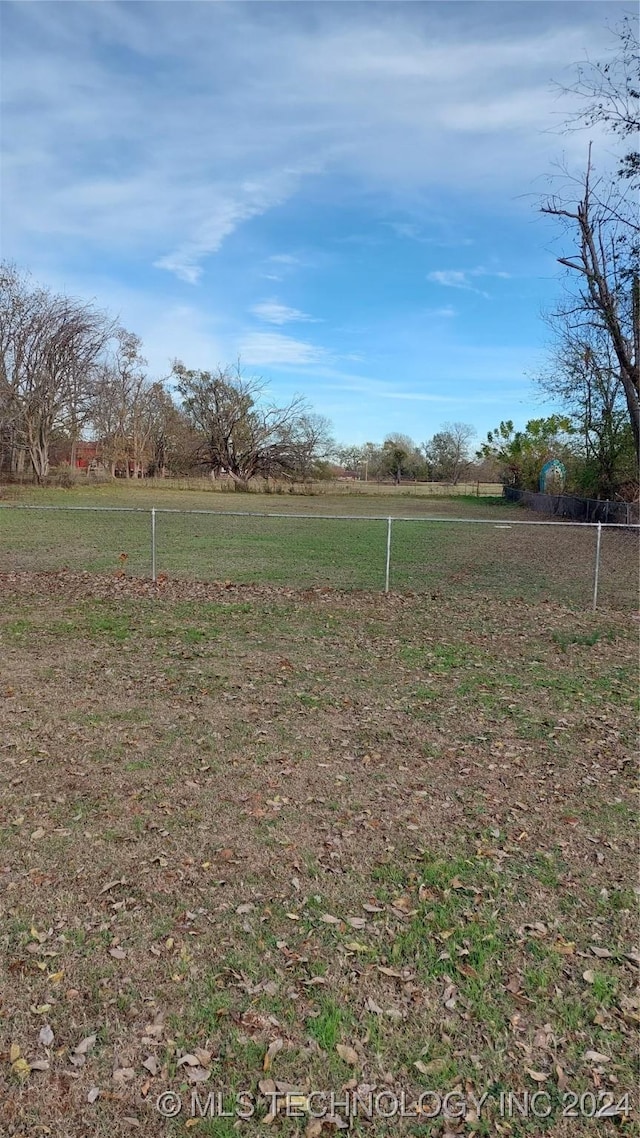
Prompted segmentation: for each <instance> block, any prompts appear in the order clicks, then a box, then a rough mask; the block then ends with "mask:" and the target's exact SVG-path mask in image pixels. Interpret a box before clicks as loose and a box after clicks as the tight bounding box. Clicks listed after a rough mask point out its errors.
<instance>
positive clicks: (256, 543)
mask: <svg viewBox="0 0 640 1138" xmlns="http://www.w3.org/2000/svg"><path fill="white" fill-rule="evenodd" d="M639 530H640V527H639V526H637V525H635V526H621V525H603V524H601V523H598V524H592V525H585V524H581V523H565V522H550V521H521V520H517V521H511V520H498V519H475V518H473V519H472V518H448V517H441V518H437V517H436V518H433V517H424V518H423V517H413V518H408V517H404V518H403V517H394V518H383V517H363V516H349V515H333V516H329V515H320V514H302V513H300V514H291V513H286V514H282V513H258V512H254V513H250V512H231V511H224V512H218V511H209V510H169V509H154V510H148V509H133V508H128V509H123V508H115V507H114V508H110V507H90V506H87V507H83V506H75V507H73V506H69V507H65V506H21V505H14V504H8V505H2V506H1V507H0V570H2V571H3V572H16V571H35V572H59V571H62V570H69V571H75V572H78V571H81V572H88V573H123V574H126V575H127V576H134V577H143V578H151V579H153V580H158V579H162V578H163V577H169V578H171V579H180V578H182V579H187V580H201V581H223V582H226V581H230V582H232V583H234V584H255V583H262V584H264V583H271V584H276V585H286V586H290V587H293V588H301V589H304V588H311V587H319V586H320V587H327V588H336V589H364V590H387V591H388V590H389V589H392V590H398V591H403V592H417V593H425V592H430V593H431V594H432V595H433V596H436V597H437V596H458V597H460V598H464V597H470V596H473V595H478V594H485V595H489V596H496V597H502V598H523V599H524V600H528V601H534V602H537V601H543V600H556V601H561V602H563V603H567V604H570V605H574V606H576V607H580V608H589V607H591V608H595V607H596V605H601V606H602V607H610V608H617V609H633V608H637V606H638V540H639Z"/></svg>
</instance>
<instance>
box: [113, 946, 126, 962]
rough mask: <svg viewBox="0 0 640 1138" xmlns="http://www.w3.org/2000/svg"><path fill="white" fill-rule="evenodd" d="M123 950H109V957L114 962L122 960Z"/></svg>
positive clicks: (123, 956)
mask: <svg viewBox="0 0 640 1138" xmlns="http://www.w3.org/2000/svg"><path fill="white" fill-rule="evenodd" d="M126 955H127V954H126V952H125V950H124V948H110V949H109V956H113V958H114V960H124V959H125V957H126Z"/></svg>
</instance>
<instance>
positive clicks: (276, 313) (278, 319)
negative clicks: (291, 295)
mask: <svg viewBox="0 0 640 1138" xmlns="http://www.w3.org/2000/svg"><path fill="white" fill-rule="evenodd" d="M251 311H252V312H253V314H254V316H257V317H258V319H259V320H263V321H264V322H265V323H266V324H296V323H298V324H299V323H304V324H317V323H318V319H317V317H315V316H309V314H308V313H307V312H301V311H300V309H299V308H289V306H288V305H287V304H280V303H279V302H278V301H277V300H264V301H262V302H261V303H260V304H254V306H253V308H252V309H251Z"/></svg>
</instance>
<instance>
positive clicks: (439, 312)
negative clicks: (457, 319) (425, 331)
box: [426, 304, 458, 320]
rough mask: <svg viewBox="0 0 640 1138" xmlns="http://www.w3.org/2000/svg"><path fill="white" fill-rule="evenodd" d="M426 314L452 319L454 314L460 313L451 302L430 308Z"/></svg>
mask: <svg viewBox="0 0 640 1138" xmlns="http://www.w3.org/2000/svg"><path fill="white" fill-rule="evenodd" d="M426 315H427V316H437V317H440V318H442V319H443V320H451V319H452V318H453V317H454V316H457V315H458V314H457V312H456V309H455V308H454V307H453V306H452V305H451V304H445V305H443V307H442V308H428V309H427V312H426Z"/></svg>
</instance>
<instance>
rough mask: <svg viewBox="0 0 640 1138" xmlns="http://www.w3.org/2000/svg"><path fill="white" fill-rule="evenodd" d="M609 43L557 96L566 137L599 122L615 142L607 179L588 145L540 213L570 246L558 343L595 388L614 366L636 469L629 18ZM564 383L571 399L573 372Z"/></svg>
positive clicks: (639, 165)
mask: <svg viewBox="0 0 640 1138" xmlns="http://www.w3.org/2000/svg"><path fill="white" fill-rule="evenodd" d="M614 35H615V36H616V39H617V43H616V50H615V51H614V52H613V54H612V55H611V56H610V57H609V59H608V60H607V61H606V62H604V63H603V62H592V61H590V60H586V61H584V62H583V63H581V64H578V65H577V67H576V81H575V83H574V84H573V85H572V86H570V87H568V88H561V90H563V91H565V92H569V93H571V94H572V95H573V96H577V97H578V99H579V100H580V106H579V109H578V110H577V112H575V113H573V114H571V115H570V116H569V119H568V121H567V123H566V129H567V130H574V129H577V128H579V127H591V126H593V125H595V124H600V125H603V126H604V127H605V128H606V129H607V130H608V131H609V132H610V133H611V134H612V135H613V136H614V137H615V138H616V139H618V140H621V141H622V142H623V143H624V145H625V151H624V153H623V155H622V157H621V158H620V165H619V168H618V171H617V174H614V173H606V172H605V173H600V174H596V171H595V167H594V162H593V155H592V145H591V143H590V144H589V148H588V153H587V161H586V168H585V170H584V172H583V173H582V174H580V175H578V176H572V175H570V174H569V173H567V172H565V180H564V183H563V184H562V187H561V189H560V191H559V192H556V193H555V194H553V195H552V196H551V197H550V198H549V199H547V200H546V201H545V202H544V203H543V205H542V211H543V213H546V214H548V215H550V216H551V217H554V218H556V219H557V220H558V222H559V223H560V225H561V227H562V229H563V232H564V233H565V235H566V236H567V237H568V238H569V241H570V243H571V247H570V248H569V249H568V250H567V252H565V253H564V254H563V256H561V257H559V258H558V260H559V263H560V264H561V265H563V266H564V267H565V268H566V269H567V270H568V278H569V286H568V292H569V298H568V301H567V303H566V304H564V305H562V306H561V307H560V309H559V311H558V312H557V313H556V314H555V321H556V328H557V326H558V324H561V325H562V324H563V325H564V331H562V330H561V334H560V343H561V344H563V345H564V348H566V347H567V344H568V343H569V342H573V343H574V344H575V343H576V342H577V343H582V344H583V345H587V347H588V350H589V354H588V355H587V357H586V358H585V361H584V371H585V372H586V373H587V374H590V375H591V378H592V379H594V377H595V376H596V374H598V375H599V377H600V378H599V379H598V381H597V382H598V384H599V385H600V387H601V385H602V380H603V377H605V376H606V375H608V376H611V374H612V373H611V368H612V365H614V366H615V371H616V373H617V381H618V382H619V385H620V386H621V388H622V391H623V393H624V402H625V405H626V411H627V415H628V421H629V423H630V426H631V431H632V434H633V440H634V446H635V451H636V459H637V461H640V275H639V263H640V227H639V225H638V209H637V200H636V197H635V194H634V192H633V191H634V190H635V188H636V187H637V185H638V182H639V180H640V153H639V152H638V150H637V138H638V131H639V130H640V74H639V65H640V53H639V48H638V37H637V32H636V24H635V22H634V21H633V19H632V18H631V17H626V18H625V19H624V20H623V21H622V23H621V24H620V25H619V26H618V27H617V29H615V30H614ZM596 353H597V357H598V358H597V359H596ZM565 374H566V373H565ZM573 377H574V381H575V383H576V384H577V389H578V391H579V390H580V388H581V386H582V379H581V377H580V374H579V373H578V372H576V370H575V368H574V369H573ZM566 394H567V393H566V392H565V395H566ZM608 422H609V425H610V423H611V419H610V417H609V420H608Z"/></svg>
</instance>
